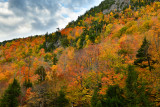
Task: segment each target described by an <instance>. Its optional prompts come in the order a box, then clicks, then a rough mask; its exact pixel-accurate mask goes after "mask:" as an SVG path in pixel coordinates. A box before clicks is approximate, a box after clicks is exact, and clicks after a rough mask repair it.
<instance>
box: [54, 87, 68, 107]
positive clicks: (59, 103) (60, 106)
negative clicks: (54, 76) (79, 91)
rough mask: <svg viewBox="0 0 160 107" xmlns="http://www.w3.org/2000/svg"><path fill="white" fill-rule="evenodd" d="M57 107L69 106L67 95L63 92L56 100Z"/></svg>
mask: <svg viewBox="0 0 160 107" xmlns="http://www.w3.org/2000/svg"><path fill="white" fill-rule="evenodd" d="M56 103H57V106H56V107H65V106H67V105H68V104H69V101H68V100H67V99H66V98H65V93H64V92H63V91H62V90H61V91H60V92H59V96H58V97H57V99H56Z"/></svg>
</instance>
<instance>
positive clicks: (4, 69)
mask: <svg viewBox="0 0 160 107" xmlns="http://www.w3.org/2000/svg"><path fill="white" fill-rule="evenodd" d="M119 3H120V4H118V1H110V0H105V1H103V2H102V3H101V4H100V5H99V6H97V7H94V8H92V9H90V10H89V11H87V12H86V13H85V14H84V15H82V16H80V17H79V18H78V19H77V20H76V21H72V22H70V23H69V24H68V25H67V26H66V28H64V29H58V30H57V31H56V32H54V33H50V34H49V33H46V34H45V35H39V36H33V37H28V38H21V39H15V40H10V41H4V42H2V43H0V107H17V106H22V107H156V106H157V107H159V106H160V2H156V1H149V0H145V1H144V0H143V1H141V0H138V1H137V0H133V1H126V0H121V1H119ZM115 4H116V6H115ZM111 8H112V9H111ZM116 8H117V9H116ZM106 9H108V10H106Z"/></svg>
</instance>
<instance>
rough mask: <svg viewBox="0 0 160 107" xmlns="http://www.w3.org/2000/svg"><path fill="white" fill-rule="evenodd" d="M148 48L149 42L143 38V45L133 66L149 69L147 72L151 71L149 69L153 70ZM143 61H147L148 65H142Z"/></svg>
mask: <svg viewBox="0 0 160 107" xmlns="http://www.w3.org/2000/svg"><path fill="white" fill-rule="evenodd" d="M148 48H149V41H148V40H147V39H146V37H145V38H144V40H143V44H142V45H141V47H140V49H139V50H138V53H137V55H136V57H137V59H136V60H135V61H134V64H135V65H137V66H140V67H141V68H146V67H149V70H150V71H151V69H152V68H153V67H152V66H151V64H152V63H154V61H153V60H151V56H150V54H149V53H148ZM144 61H147V62H148V65H146V64H143V62H144ZM151 62H152V63H151Z"/></svg>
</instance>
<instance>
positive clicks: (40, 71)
mask: <svg viewBox="0 0 160 107" xmlns="http://www.w3.org/2000/svg"><path fill="white" fill-rule="evenodd" d="M35 74H38V75H39V77H40V78H39V82H42V81H44V80H45V77H46V72H45V69H44V67H43V66H40V67H39V68H38V69H37V70H36V72H35Z"/></svg>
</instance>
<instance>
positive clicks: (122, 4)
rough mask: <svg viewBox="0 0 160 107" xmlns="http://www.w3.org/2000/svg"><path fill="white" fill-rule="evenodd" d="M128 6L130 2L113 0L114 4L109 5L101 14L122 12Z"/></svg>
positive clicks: (127, 0) (128, 0)
mask: <svg viewBox="0 0 160 107" xmlns="http://www.w3.org/2000/svg"><path fill="white" fill-rule="evenodd" d="M129 4H130V0H115V3H114V4H112V5H111V7H110V8H109V9H105V10H103V14H107V13H110V12H111V11H115V10H117V11H121V10H123V9H124V8H125V7H126V6H128V5H129Z"/></svg>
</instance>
